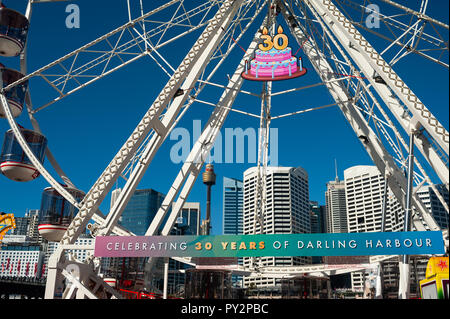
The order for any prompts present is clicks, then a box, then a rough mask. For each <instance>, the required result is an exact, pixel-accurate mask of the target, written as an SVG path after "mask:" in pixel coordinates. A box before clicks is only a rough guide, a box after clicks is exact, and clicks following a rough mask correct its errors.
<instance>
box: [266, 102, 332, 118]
mask: <svg viewBox="0 0 450 319" xmlns="http://www.w3.org/2000/svg"><path fill="white" fill-rule="evenodd" d="M336 105H337V103H331V104H327V105H322V106H318V107H312V108H309V109H304V110H300V111H296V112H291V113H287V114H283V115H277V116H272V117H271V120H276V119H279V118H283V117H288V116H292V115H297V114H302V113H307V112H311V111H316V110H321V109H325V108H329V107H332V106H336Z"/></svg>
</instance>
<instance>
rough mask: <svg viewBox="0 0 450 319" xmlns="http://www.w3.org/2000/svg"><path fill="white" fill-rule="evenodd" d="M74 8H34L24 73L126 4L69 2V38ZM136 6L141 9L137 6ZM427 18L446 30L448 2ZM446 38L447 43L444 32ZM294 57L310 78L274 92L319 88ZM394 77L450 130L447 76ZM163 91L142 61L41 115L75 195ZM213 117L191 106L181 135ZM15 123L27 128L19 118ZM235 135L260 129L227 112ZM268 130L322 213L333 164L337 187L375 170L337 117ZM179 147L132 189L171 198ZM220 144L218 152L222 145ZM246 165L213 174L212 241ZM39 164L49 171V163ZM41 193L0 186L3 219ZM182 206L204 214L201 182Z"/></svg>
mask: <svg viewBox="0 0 450 319" xmlns="http://www.w3.org/2000/svg"><path fill="white" fill-rule="evenodd" d="M4 2H5V3H6V5H7V6H9V7H12V8H14V9H16V10H18V11H21V12H24V11H25V7H26V1H24V0H16V1H11V0H10V1H4ZM132 2H133V1H132ZM416 2H417V1H408V5H409V6H410V7H411V8H413V9H416V10H417V9H418V7H419V6H418V2H417V3H416ZM70 3H71V2H65V3H64V2H61V3H50V4H37V5H35V7H34V11H33V17H32V23H31V30H30V34H29V38H28V42H29V43H28V46H29V53H28V71H29V72H31V71H34V70H36V69H38V68H40V67H42V66H44V65H46V64H48V63H49V62H52V61H53V60H55V59H57V58H59V57H61V56H63V55H65V54H67V53H68V52H71V51H72V50H74V49H77V48H78V47H80V46H82V45H83V44H85V43H88V42H90V41H92V40H94V39H96V38H98V37H99V36H101V35H103V34H105V33H107V32H109V31H111V30H112V29H115V28H116V27H118V26H120V25H122V24H123V23H125V22H126V21H127V19H128V17H127V11H126V1H125V0H122V1H114V3H115V5H114V6H112V5H111V1H96V2H95V3H96V4H92V1H88V0H79V1H73V3H77V4H78V5H79V8H80V14H81V25H80V28H79V29H68V28H66V26H65V19H66V17H67V15H68V13H66V12H65V8H66V6H67V5H68V4H70ZM134 3H135V4H137V3H138V1H134ZM160 3H164V1H151V2H149V1H144V6H145V7H144V8H145V9H146V10H150V9H152V8H153V7H156V6H157V5H158V4H160ZM135 8H136V7H135ZM427 13H428V14H429V15H430V16H432V17H434V18H436V19H438V20H440V21H443V22H446V23H448V2H447V1H434V2H431V4H430V8H429V9H428V11H427ZM257 27H258V26H257V25H255V26H254V28H253V29H251V30H249V34H253V33H254V32H255V30H256V29H255V28H257ZM195 36H198V33H197V34H195V35H193V36H192V37H187V38H186V39H183V40H180V41H179V42H176V45H177V47H175V49H174V46H172V47H171V49H170V50H171V51H168V50H166V51H164V50H162V51H161V52H163V53H164V54H165V57H166V58H167V59H168V60H169V61H171V63H173V65H174V66H175V67H176V65H177V64H176V63H177V61H178V62H179V61H180V59H181V58H182V57H183V56H184V54H185V53H184V52H187V51H184V52H183V54H181V53H180V52H178V50H176V48H183V49H184V50H187V48H188V47H190V45H191V44H192V42H193V41H195ZM444 36H445V37H446V38H447V41H448V32H447V34H445V35H444ZM370 39H372V38H370ZM290 40H291V46H292V50H293V51H294V52H295V51H297V49H298V45H297V44H296V43H295V42H294V41H293V39H292V38H290ZM374 41H375V42H374V45H375V46H377V45H379V46H380V47H382V48H384V47H386V45H387V44H386V43H385V42H383V41H381V40H379V39H378V38H376V39H374ZM248 44H249V39H248V38H243V39H242V41H241V43H240V45H241V46H243V47H244V48H245V47H246V46H247V45H248ZM233 54H234V56H235V57H240V56H242V51H240V49H239V48H236V49H235V52H234V53H233ZM298 56H302V57H303V58H304V65H305V66H306V67H307V68H309V70H310V72H308V74H307V75H306V76H304V77H301V78H298V79H295V80H289V81H285V82H283V83H280V82H275V83H274V85H273V90H274V91H275V92H276V91H280V90H282V89H285V88H289V87H300V86H303V85H308V84H314V83H317V82H318V81H319V80H318V77H317V75H316V74H314V71H313V70H312V69H311V65H310V64H309V61H307V60H306V58H305V57H304V56H303V55H302V52H301V51H300V52H299V53H298ZM0 62H1V63H3V64H5V65H6V66H8V67H11V68H16V69H17V68H18V64H17V63H18V58H4V57H1V58H0ZM238 62H239V60H236V59H235V60H234V62H230V64H229V65H227V66H229V71H227V70H225V71H224V72H222V73H221V75H219V77H218V79H217V82H219V83H222V84H226V82H227V80H226V73H227V72H228V73H230V74H231V73H232V72H233V71H234V67H235V66H236V64H237V63H238ZM233 63H234V64H233ZM394 69H395V70H396V71H397V72H398V74H399V75H400V76H401V77H402V78H403V79H404V80H405V82H406V83H407V84H408V85H409V86H410V88H411V89H412V90H413V91H414V92H415V94H416V95H417V96H418V97H419V98H420V99H421V100H422V102H423V103H424V104H425V105H426V106H427V107H428V108H429V109H430V110H431V112H432V113H433V114H434V115H435V116H436V117H437V118H438V119H439V121H440V122H441V124H443V125H444V127H445V128H446V129H447V130H448V127H449V124H448V111H449V97H448V70H447V69H446V68H444V67H442V66H438V65H436V64H434V63H431V62H429V61H427V60H425V59H423V58H420V57H417V56H410V57H407V58H406V59H404V60H402V61H400V62H399V63H398V64H396V65H395V68H394ZM220 76H222V77H221V78H220ZM166 81H167V76H166V75H165V74H164V73H163V72H161V71H160V70H158V68H157V67H155V64H154V63H153V61H152V60H151V59H149V58H143V59H141V60H139V61H137V62H135V63H133V64H131V65H129V66H127V67H125V68H123V69H121V70H119V71H117V72H115V73H114V74H112V75H110V76H108V77H106V78H104V79H102V80H100V81H98V82H96V83H94V84H92V85H90V86H88V87H87V88H84V89H82V90H81V91H79V92H77V93H75V94H73V95H71V96H70V97H68V98H66V99H64V100H62V101H61V102H59V103H56V104H55V105H53V106H51V107H49V108H48V109H46V110H44V111H42V112H40V113H38V115H37V119H38V121H39V123H40V125H41V128H42V131H43V133H44V134H45V135H46V136H47V138H48V141H49V147H50V149H51V150H52V152H53V154H54V155H55V157H56V158H57V160H58V162H59V163H60V165H61V166H62V168H63V169H64V170H65V171H66V173H67V174H68V176H69V177H70V178H71V180H72V181H73V182H74V184H75V185H77V186H78V187H79V188H80V189H82V190H83V191H85V192H87V191H88V190H89V189H90V187H91V186H92V184H93V183H94V182H95V181H96V179H97V178H98V176H99V175H100V174H101V173H102V171H103V170H104V169H105V167H106V166H107V165H108V164H109V162H110V161H111V159H112V158H113V156H114V155H115V154H116V152H117V150H118V149H119V148H120V147H121V146H122V144H123V142H124V141H125V140H126V139H127V138H128V136H129V134H130V133H131V132H132V130H133V129H134V128H135V126H136V125H137V123H138V122H139V120H140V119H141V117H142V115H143V114H144V112H145V111H146V110H147V108H148V107H149V106H150V105H151V103H152V102H153V101H154V99H155V97H156V95H157V94H158V93H159V91H160V90H161V88H162V87H163V85H164V84H165V82H166ZM244 89H246V90H249V91H253V92H254V93H260V90H261V85H260V83H245V85H244ZM219 94H220V91H219V90H210V91H209V93H208V95H207V97H208V98H209V100H210V101H217V100H218V98H219ZM31 97H32V100H33V102H34V104H35V105H36V104H38V103H39V102H42V101H48V97H47V96H46V92H45V91H44V90H40V87H38V86H33V85H32V86H31ZM332 102H333V101H332V99H331V97H330V95H329V94H328V93H327V91H326V90H325V89H324V88H323V87H319V88H314V89H308V90H305V91H301V92H299V93H297V94H292V95H283V96H282V97H274V98H273V102H272V114H273V115H280V114H284V113H288V112H292V111H297V110H301V109H306V108H309V107H315V106H321V105H325V104H328V103H332ZM235 107H236V108H238V109H240V110H246V111H248V112H252V113H256V114H259V110H260V102H259V100H258V99H256V98H252V97H250V98H248V97H246V96H242V97H239V98H238V100H237V101H236V102H235ZM211 110H212V108H211V107H209V106H205V105H201V104H194V105H193V106H192V107H191V109H190V111H189V112H188V113H187V114H186V115H185V116H184V118H183V119H182V121H181V122H180V123H179V127H182V128H186V129H187V130H189V131H191V132H192V127H193V121H194V120H201V122H202V125H204V124H205V123H206V121H207V119H208V117H209V112H210V111H211ZM18 122H19V124H21V125H23V126H25V127H28V128H31V125H30V124H29V121H28V118H27V115H26V114H25V113H23V114H22V115H21V117H20V118H19V119H18ZM236 127H240V128H242V129H246V128H254V129H256V128H257V127H259V119H256V118H251V117H247V116H244V115H241V114H238V113H234V112H231V113H230V115H229V116H228V118H227V121H226V122H225V125H224V129H225V128H236ZM272 127H273V128H277V129H278V152H279V153H278V163H279V165H280V166H301V167H303V168H304V169H305V170H306V171H307V172H308V174H309V190H310V199H311V200H314V201H318V202H319V203H320V204H322V205H323V204H325V197H324V192H325V189H326V183H327V182H328V181H330V180H333V179H334V177H335V166H334V161H335V159H336V161H337V165H338V175H339V177H340V178H343V171H344V169H346V168H349V167H351V166H354V165H372V161H371V159H370V158H369V156H368V155H367V153H366V152H365V150H364V149H363V147H362V146H361V144H360V142H359V141H358V139H357V138H356V137H355V134H354V132H353V131H352V130H351V128H350V126H349V124H348V123H347V122H346V120H345V118H344V117H343V115H342V114H341V112H340V110H339V109H338V108H337V107H331V108H327V109H323V110H318V111H314V112H309V113H305V114H303V115H298V116H295V117H290V118H285V119H278V120H274V121H273V122H272ZM7 129H8V124H7V122H6V120H1V121H0V132H2V134H3V132H5V131H6V130H7ZM224 129H222V137H224ZM176 142H177V141H176V140H170V139H169V138H168V139H167V140H166V142H165V143H164V145H163V146H162V147H161V149H160V151H159V152H158V154H157V155H156V156H155V158H154V160H153V162H152V163H151V165H150V167H149V169H148V170H147V173H146V175H145V177H144V178H143V180H142V181H141V183H140V185H139V187H138V188H140V189H143V188H153V189H155V190H157V191H159V192H162V193H167V191H168V189H169V187H170V186H171V184H172V182H173V180H174V178H175V176H176V175H177V173H178V170H179V168H180V167H181V164H173V163H172V162H171V161H170V158H169V154H170V150H171V148H172V147H173V146H174V145H175V143H176ZM222 142H223V143H224V139H222ZM191 143H192V141H191ZM245 160H246V161H245V163H242V164H229V163H220V164H219V163H217V164H215V171H216V174H217V184H216V185H215V186H214V187H213V191H212V219H213V224H212V225H213V233H215V234H219V233H221V231H222V221H221V219H222V213H221V212H222V178H223V176H227V177H233V178H240V179H242V173H243V172H244V171H245V170H246V169H247V168H249V167H251V166H254V164H253V163H248V158H247V156H246V157H245ZM223 161H224V158H223ZM45 164H46V167H48V168H49V165H48V161H46V162H45ZM49 170H50V168H49ZM121 183H122V182H121ZM47 186H48V183H47V182H46V181H45V179H44V178H42V177H40V178H38V179H37V180H34V181H32V182H28V183H16V182H13V181H10V180H8V179H7V178H6V177H4V176H0V211H5V212H7V213H14V214H15V215H16V216H22V215H23V214H24V213H25V211H26V210H27V209H37V208H39V207H40V200H41V193H42V190H43V189H44V188H45V187H47ZM188 200H189V201H196V202H197V201H198V202H200V203H201V205H202V211H203V213H204V212H205V201H206V189H205V186H204V185H203V184H202V182H201V178H199V179H198V180H197V182H196V185H195V186H194V188H193V190H192V192H191V194H190V196H189V199H188ZM108 201H109V197H107V198H106V200H105V201H104V203H103V204H102V206H101V209H102V211H104V212H106V211H107V209H108V207H109V204H108V203H109V202H108Z"/></svg>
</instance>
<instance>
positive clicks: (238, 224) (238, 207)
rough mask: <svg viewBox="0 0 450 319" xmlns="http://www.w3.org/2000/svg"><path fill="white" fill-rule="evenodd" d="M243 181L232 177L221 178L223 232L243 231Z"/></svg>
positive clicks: (234, 232) (233, 233)
mask: <svg viewBox="0 0 450 319" xmlns="http://www.w3.org/2000/svg"><path fill="white" fill-rule="evenodd" d="M242 202H243V183H242V181H240V180H237V179H234V178H228V177H224V178H223V234H224V235H238V234H242V232H243V228H242V227H243V220H242Z"/></svg>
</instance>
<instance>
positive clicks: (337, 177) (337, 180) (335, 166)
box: [334, 159, 339, 182]
mask: <svg viewBox="0 0 450 319" xmlns="http://www.w3.org/2000/svg"><path fill="white" fill-rule="evenodd" d="M334 170H335V172H336V178H335V181H336V182H339V176H338V172H337V161H336V159H334Z"/></svg>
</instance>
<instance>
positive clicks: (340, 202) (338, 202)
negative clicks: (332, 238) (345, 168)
mask: <svg viewBox="0 0 450 319" xmlns="http://www.w3.org/2000/svg"><path fill="white" fill-rule="evenodd" d="M325 200H326V214H327V217H326V225H327V232H328V233H346V232H347V209H346V203H345V182H344V181H340V180H339V178H337V177H336V180H334V181H330V182H328V183H327V190H326V192H325Z"/></svg>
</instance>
